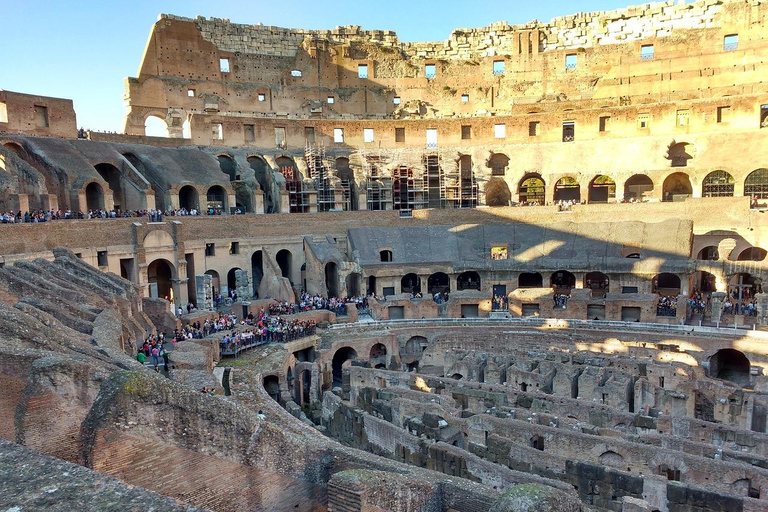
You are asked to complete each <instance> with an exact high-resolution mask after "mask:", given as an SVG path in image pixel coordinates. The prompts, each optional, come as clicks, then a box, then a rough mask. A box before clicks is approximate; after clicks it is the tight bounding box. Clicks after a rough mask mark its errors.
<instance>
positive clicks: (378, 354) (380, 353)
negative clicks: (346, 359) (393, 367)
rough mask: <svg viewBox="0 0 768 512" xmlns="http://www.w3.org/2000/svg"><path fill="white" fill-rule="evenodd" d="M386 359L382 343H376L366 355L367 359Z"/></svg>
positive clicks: (384, 347)
mask: <svg viewBox="0 0 768 512" xmlns="http://www.w3.org/2000/svg"><path fill="white" fill-rule="evenodd" d="M386 357H387V347H386V346H385V345H384V344H383V343H376V344H375V345H373V346H372V347H371V350H370V352H369V353H368V358H369V359H382V358H384V359H386Z"/></svg>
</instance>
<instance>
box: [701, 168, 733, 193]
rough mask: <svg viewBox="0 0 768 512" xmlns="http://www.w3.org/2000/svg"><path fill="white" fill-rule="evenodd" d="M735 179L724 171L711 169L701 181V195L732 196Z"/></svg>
mask: <svg viewBox="0 0 768 512" xmlns="http://www.w3.org/2000/svg"><path fill="white" fill-rule="evenodd" d="M735 183H736V180H734V179H733V176H731V175H730V173H728V172H726V171H712V172H711V173H709V174H707V175H706V176H704V179H703V180H702V182H701V197H733V188H734V185H735Z"/></svg>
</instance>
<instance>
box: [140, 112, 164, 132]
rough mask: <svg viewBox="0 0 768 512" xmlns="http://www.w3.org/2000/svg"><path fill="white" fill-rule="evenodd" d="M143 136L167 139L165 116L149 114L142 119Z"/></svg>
mask: <svg viewBox="0 0 768 512" xmlns="http://www.w3.org/2000/svg"><path fill="white" fill-rule="evenodd" d="M144 135H146V136H147V137H168V136H169V133H168V123H167V122H166V121H165V116H160V114H154V113H151V114H149V115H147V117H145V118H144Z"/></svg>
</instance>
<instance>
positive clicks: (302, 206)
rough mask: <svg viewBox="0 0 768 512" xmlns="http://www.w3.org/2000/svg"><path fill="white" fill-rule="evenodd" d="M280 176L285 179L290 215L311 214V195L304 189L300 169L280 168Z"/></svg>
mask: <svg viewBox="0 0 768 512" xmlns="http://www.w3.org/2000/svg"><path fill="white" fill-rule="evenodd" d="M280 174H282V175H283V177H284V178H285V189H286V190H287V191H288V203H289V205H290V213H308V212H309V194H310V192H309V191H308V190H306V188H305V187H304V182H303V181H302V180H301V176H300V175H299V171H298V169H296V168H295V167H290V166H283V167H280Z"/></svg>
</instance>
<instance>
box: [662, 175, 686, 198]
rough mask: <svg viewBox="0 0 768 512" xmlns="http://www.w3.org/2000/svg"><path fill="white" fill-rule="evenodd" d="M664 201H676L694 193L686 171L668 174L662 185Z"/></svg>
mask: <svg viewBox="0 0 768 512" xmlns="http://www.w3.org/2000/svg"><path fill="white" fill-rule="evenodd" d="M661 191H662V201H675V200H678V199H680V198H686V197H690V196H691V194H693V186H691V180H690V178H689V177H688V175H687V174H685V173H684V172H675V173H672V174H670V175H669V176H667V179H665V180H664V185H662V187H661Z"/></svg>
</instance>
